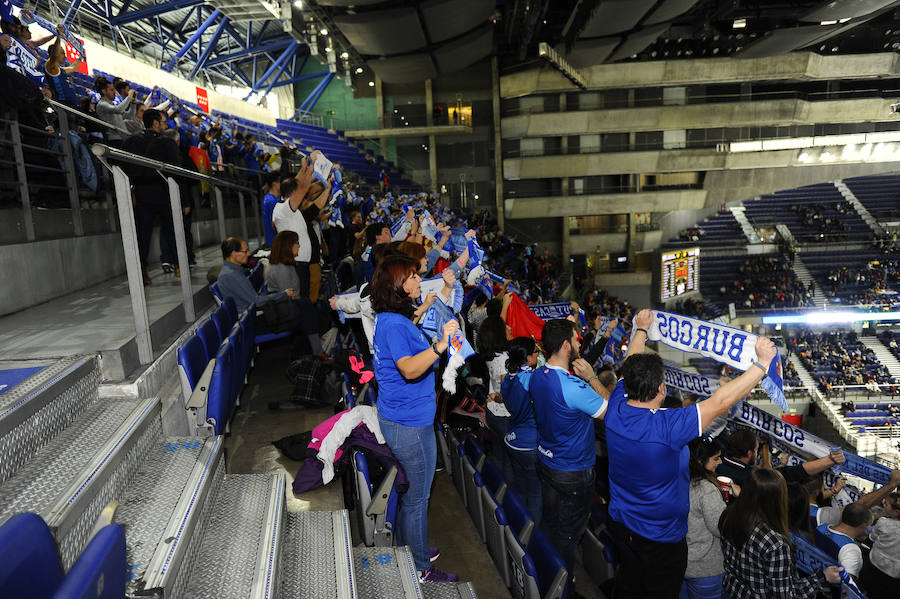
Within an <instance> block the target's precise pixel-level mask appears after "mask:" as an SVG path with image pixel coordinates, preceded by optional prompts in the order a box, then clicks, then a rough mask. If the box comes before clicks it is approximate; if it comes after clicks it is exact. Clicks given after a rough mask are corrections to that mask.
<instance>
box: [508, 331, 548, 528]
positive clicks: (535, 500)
mask: <svg viewBox="0 0 900 599" xmlns="http://www.w3.org/2000/svg"><path fill="white" fill-rule="evenodd" d="M508 353H509V358H508V359H507V360H506V370H507V372H508V373H509V374H507V375H506V376H505V377H503V382H502V383H501V384H500V395H501V397H503V403H504V404H505V405H506V409H507V410H508V411H509V423H508V424H509V426H508V427H507V429H506V437H505V439H504V441H505V442H506V446H507V451H506V455H507V457H508V458H509V463H510V465H511V466H512V470H513V476H512V477H511V478H510V481H509V486H510V488H511V489H512V490H513V491H515V492H516V494H517V495H518V496H519V497H522V498H523V499H524V500H525V505H526V507H528V511H529V512H531V517H532V518H533V519H534V525H535V526H540V524H541V510H542V502H541V481H540V480H539V479H538V474H537V469H536V467H535V464H536V463H537V459H538V458H537V440H538V435H537V424H536V423H535V420H534V405H533V404H532V403H531V393H530V392H529V387H530V384H531V372H532V370H533V369H534V368H535V367H536V366H537V358H538V349H537V347H536V345H535V343H534V339H531V338H530V337H516V338H515V339H513V340H512V341H510V342H509V348H508Z"/></svg>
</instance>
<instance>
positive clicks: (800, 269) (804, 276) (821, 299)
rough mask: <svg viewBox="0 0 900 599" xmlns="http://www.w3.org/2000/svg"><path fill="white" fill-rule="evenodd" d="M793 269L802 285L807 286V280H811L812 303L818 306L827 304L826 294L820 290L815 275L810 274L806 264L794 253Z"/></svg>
mask: <svg viewBox="0 0 900 599" xmlns="http://www.w3.org/2000/svg"><path fill="white" fill-rule="evenodd" d="M793 269H794V274H795V275H797V280H799V281H800V282H801V283H803V285H804V286H806V287H809V282H810V281H812V283H813V295H812V301H813V305H814V306H817V307H819V308H822V307H824V306H826V305H827V304H828V296H826V295H825V292H824V291H822V287H821V286H820V285H819V283H818V281H816V279H815V277H813V276H812V273H811V272H809V269H808V268H806V265H805V264H803V260H801V259H800V254H795V255H794V264H793Z"/></svg>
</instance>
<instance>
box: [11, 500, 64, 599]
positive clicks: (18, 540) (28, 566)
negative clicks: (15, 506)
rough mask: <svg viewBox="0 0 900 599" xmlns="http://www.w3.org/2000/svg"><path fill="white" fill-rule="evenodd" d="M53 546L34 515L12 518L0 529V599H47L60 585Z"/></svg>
mask: <svg viewBox="0 0 900 599" xmlns="http://www.w3.org/2000/svg"><path fill="white" fill-rule="evenodd" d="M62 578H63V575H62V569H61V568H60V565H59V557H58V556H57V552H56V543H55V542H54V540H53V535H52V534H51V533H50V529H49V528H48V527H47V524H46V523H45V522H44V521H43V519H41V517H40V516H38V515H37V514H32V513H23V514H16V515H15V516H13V517H12V518H10V519H9V520H7V521H6V522H5V523H4V524H3V526H0V597H4V598H5V597H10V598H13V597H23V598H24V597H28V598H29V599H50V598H51V597H53V593H54V591H56V589H57V587H59V584H60V583H61V582H62Z"/></svg>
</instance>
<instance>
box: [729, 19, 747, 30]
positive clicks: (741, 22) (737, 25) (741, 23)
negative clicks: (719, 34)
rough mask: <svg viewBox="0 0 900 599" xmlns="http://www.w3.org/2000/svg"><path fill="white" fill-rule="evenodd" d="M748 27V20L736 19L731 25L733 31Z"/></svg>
mask: <svg viewBox="0 0 900 599" xmlns="http://www.w3.org/2000/svg"><path fill="white" fill-rule="evenodd" d="M746 26H747V19H735V20H734V23H732V24H731V28H732V29H743V28H744V27H746Z"/></svg>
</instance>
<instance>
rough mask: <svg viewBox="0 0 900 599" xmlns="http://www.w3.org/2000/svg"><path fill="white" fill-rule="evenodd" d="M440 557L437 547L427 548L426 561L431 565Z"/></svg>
mask: <svg viewBox="0 0 900 599" xmlns="http://www.w3.org/2000/svg"><path fill="white" fill-rule="evenodd" d="M439 557H441V550H440V549H438V548H437V547H429V548H428V559H429V561H431V563H434V562H435V561H436V560H437V558H439Z"/></svg>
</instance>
